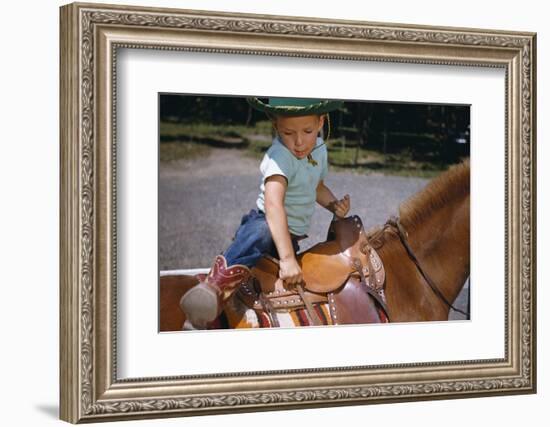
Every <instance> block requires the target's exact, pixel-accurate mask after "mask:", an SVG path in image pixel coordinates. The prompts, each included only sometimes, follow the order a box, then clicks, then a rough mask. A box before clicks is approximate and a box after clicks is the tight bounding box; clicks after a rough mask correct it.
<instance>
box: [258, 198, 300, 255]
mask: <svg viewBox="0 0 550 427" xmlns="http://www.w3.org/2000/svg"><path fill="white" fill-rule="evenodd" d="M265 217H266V220H267V225H268V226H269V230H270V231H271V236H272V238H273V242H274V243H275V247H276V248H277V252H278V253H279V258H280V259H281V260H285V259H291V258H294V257H295V255H294V248H293V246H292V241H291V240H290V233H289V231H288V220H287V217H286V212H285V208H284V205H281V204H278V203H266V205H265Z"/></svg>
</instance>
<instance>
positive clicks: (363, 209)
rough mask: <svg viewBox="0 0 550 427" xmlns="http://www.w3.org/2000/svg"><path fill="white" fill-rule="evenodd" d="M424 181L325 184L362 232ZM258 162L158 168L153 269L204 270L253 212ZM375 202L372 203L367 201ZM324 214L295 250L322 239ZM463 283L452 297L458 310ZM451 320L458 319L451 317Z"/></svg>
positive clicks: (227, 154) (225, 156) (335, 177)
mask: <svg viewBox="0 0 550 427" xmlns="http://www.w3.org/2000/svg"><path fill="white" fill-rule="evenodd" d="M427 182H428V180H427V179H423V178H405V177H398V176H383V175H374V174H373V175H363V174H356V173H353V172H329V175H328V176H327V178H326V179H325V183H326V185H327V186H328V187H329V188H330V189H331V190H332V192H333V193H334V195H335V196H336V197H338V198H341V197H343V196H344V194H349V195H350V197H351V210H350V214H351V215H353V214H356V215H359V216H360V217H361V219H362V220H363V223H364V225H365V228H369V227H371V226H374V225H378V224H383V223H384V222H385V221H386V220H387V219H388V217H389V216H390V215H395V214H397V208H398V206H399V203H401V202H402V201H403V200H405V199H406V198H408V197H409V196H410V195H412V194H414V193H416V192H417V191H419V190H420V189H422V188H423V187H424V186H425V185H426V183H427ZM259 185H260V172H259V161H258V160H256V159H251V158H248V157H246V156H244V155H243V154H242V153H241V152H240V151H239V150H231V149H225V150H224V149H213V150H212V151H211V152H210V155H208V156H205V157H200V158H195V159H192V160H191V159H190V160H178V161H173V162H168V163H161V166H160V179H159V267H160V269H161V270H174V269H187V268H208V267H210V264H211V262H212V259H213V258H214V256H215V255H217V254H219V253H221V252H223V251H224V250H225V248H227V247H228V246H229V244H230V243H231V239H232V238H233V236H234V234H235V231H236V230H237V228H238V226H239V224H240V221H241V217H242V216H243V215H244V214H246V213H248V212H249V211H250V209H254V208H255V201H256V198H257V196H258V190H259ZM373 201H375V202H373ZM331 219H332V214H330V213H329V212H328V211H326V210H325V209H323V208H321V207H320V206H317V207H316V211H315V214H314V216H313V220H312V227H311V230H310V233H309V238H308V239H305V240H302V241H301V242H300V248H301V250H304V249H307V248H308V247H310V246H312V245H314V244H315V243H317V242H319V241H323V240H325V238H326V232H327V229H328V225H329V223H330V221H331ZM466 288H468V283H466V286H465V289H464V290H463V292H462V293H461V295H459V297H458V298H457V305H459V306H460V307H461V308H464V307H465V305H466V304H467V298H468V292H467V289H466ZM450 318H453V319H461V318H463V316H462V315H460V314H458V313H456V314H455V313H452V314H451V317H450Z"/></svg>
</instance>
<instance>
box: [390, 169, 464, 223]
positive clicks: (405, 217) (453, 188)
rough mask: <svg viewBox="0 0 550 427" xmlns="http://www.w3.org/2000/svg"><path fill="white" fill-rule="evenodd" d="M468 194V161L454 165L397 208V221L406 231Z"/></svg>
mask: <svg viewBox="0 0 550 427" xmlns="http://www.w3.org/2000/svg"><path fill="white" fill-rule="evenodd" d="M469 193H470V161H469V160H466V161H464V162H462V163H460V164H458V165H454V166H452V167H451V168H449V170H447V171H446V172H444V173H442V174H441V175H439V176H438V177H436V178H434V179H433V180H432V181H430V182H429V183H428V185H426V187H425V188H424V189H423V190H422V191H420V192H418V193H416V194H414V195H413V196H411V197H410V198H409V199H407V200H406V201H404V202H403V203H402V204H401V205H400V206H399V219H400V221H401V224H402V225H403V226H404V227H405V229H406V230H412V229H414V228H415V226H417V225H418V224H421V223H422V222H423V221H424V220H425V219H426V218H427V217H429V216H430V215H431V214H432V213H433V212H434V211H436V210H438V209H440V208H442V207H443V206H445V205H448V204H449V203H452V202H453V201H456V200H459V199H463V198H464V197H466V196H468V195H469Z"/></svg>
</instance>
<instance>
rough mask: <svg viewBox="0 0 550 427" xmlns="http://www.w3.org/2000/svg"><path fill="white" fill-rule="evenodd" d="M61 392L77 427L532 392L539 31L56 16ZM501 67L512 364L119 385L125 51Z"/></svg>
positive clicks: (96, 10)
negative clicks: (120, 89)
mask: <svg viewBox="0 0 550 427" xmlns="http://www.w3.org/2000/svg"><path fill="white" fill-rule="evenodd" d="M60 13H61V16H60V22H61V39H60V43H61V46H60V53H61V81H60V92H61V93H60V110H61V111H60V138H61V141H60V143H61V176H60V180H61V199H60V200H61V201H60V204H61V205H60V212H61V219H60V233H61V235H60V242H61V245H60V246H61V247H60V252H61V253H60V328H61V330H60V384H61V405H60V407H61V410H60V416H61V419H63V420H65V421H69V422H72V423H78V422H94V421H95V422H97V421H113V420H122V419H130V418H134V419H137V418H155V417H169V416H189V415H201V414H216V413H228V412H247V411H258V410H275V409H290V408H308V407H309V408H311V407H322V406H331V405H355V404H365V403H381V402H403V401H410V400H429V399H443V398H459V397H479V396H488V395H496V394H520V393H534V392H535V391H536V317H535V316H536V289H535V278H536V253H535V248H536V241H535V236H536V182H535V176H536V173H535V165H536V164H535V158H536V149H535V148H536V147H535V143H536V128H535V123H536V117H535V105H536V99H535V94H536V35H535V34H533V33H519V32H506V31H493V30H480V29H458V28H439V27H422V26H412V25H401V24H399V25H398V24H381V23H369V22H354V21H332V20H325V19H317V18H297V17H284V16H265V15H248V14H233V13H221V12H202V11H190V10H174V9H157V8H141V7H126V6H124V7H123V6H110V5H96V4H79V3H75V4H70V5H67V6H63V7H62V8H61V11H60ZM121 48H125V49H153V50H171V51H181V52H203V53H206V54H208V53H223V54H228V55H231V54H244V55H265V56H288V57H303V58H316V59H319V60H321V61H323V60H329V59H340V60H354V61H379V62H391V63H404V64H440V65H446V66H450V67H453V66H472V67H495V68H500V69H503V70H504V72H505V75H506V77H505V88H503V97H505V110H506V117H505V132H504V134H505V139H506V141H505V144H506V148H505V158H506V160H505V163H506V164H505V176H504V177H502V179H503V180H504V183H505V188H506V194H505V199H506V201H505V206H506V208H505V212H504V216H505V230H503V233H504V235H505V253H504V254H503V256H504V257H505V260H506V262H505V273H504V275H505V283H503V284H502V286H504V287H505V290H504V293H505V308H504V311H505V316H504V318H505V321H504V324H503V325H502V327H503V328H504V336H505V340H504V341H505V342H504V351H503V353H504V357H503V358H498V359H479V360H469V361H452V362H438V361H434V362H428V363H408V364H397V365H396V364H391V363H389V364H382V365H376V366H373V365H369V366H351V367H350V366H340V367H338V366H337V367H334V368H322V369H321V368H315V367H312V368H311V369H300V370H284V371H280V370H279V371H254V372H240V373H236V374H232V373H223V372H220V373H215V374H205V375H187V376H181V377H155V378H131V379H119V378H118V376H117V357H116V354H117V342H118V339H119V337H118V335H117V286H116V285H117V281H116V279H117V274H116V273H117V233H116V220H117V209H116V207H117V205H116V198H117V185H116V176H117V175H116V172H117V151H116V135H117V133H116V129H117V114H116V112H117V110H116V101H117V99H116V85H117V75H116V61H117V49H121Z"/></svg>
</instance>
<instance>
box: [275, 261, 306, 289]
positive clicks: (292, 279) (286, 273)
mask: <svg viewBox="0 0 550 427" xmlns="http://www.w3.org/2000/svg"><path fill="white" fill-rule="evenodd" d="M279 277H280V278H281V279H283V280H284V282H285V283H286V284H288V285H297V284H300V283H302V269H301V268H300V265H299V264H298V261H296V258H295V257H292V258H286V259H282V260H280V261H279Z"/></svg>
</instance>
